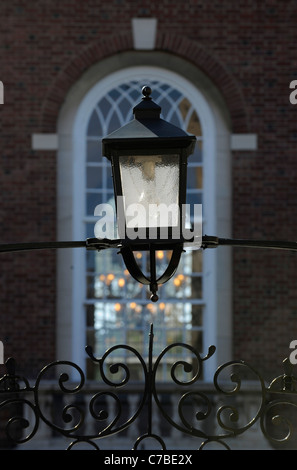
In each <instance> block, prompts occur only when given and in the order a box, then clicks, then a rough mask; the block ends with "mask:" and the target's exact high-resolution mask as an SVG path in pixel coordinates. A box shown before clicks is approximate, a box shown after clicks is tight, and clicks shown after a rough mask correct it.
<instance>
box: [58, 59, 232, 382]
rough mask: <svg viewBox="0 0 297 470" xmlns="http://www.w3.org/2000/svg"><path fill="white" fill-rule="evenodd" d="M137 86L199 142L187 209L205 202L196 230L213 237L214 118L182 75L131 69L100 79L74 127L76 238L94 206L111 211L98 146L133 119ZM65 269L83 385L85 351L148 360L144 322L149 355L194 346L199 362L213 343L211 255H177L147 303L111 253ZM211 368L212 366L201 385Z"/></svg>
mask: <svg viewBox="0 0 297 470" xmlns="http://www.w3.org/2000/svg"><path fill="white" fill-rule="evenodd" d="M143 85H149V86H150V87H151V88H152V90H153V92H152V98H153V100H154V101H155V102H156V103H158V104H159V105H160V106H161V109H162V116H161V117H162V118H163V119H165V120H167V121H169V122H171V123H172V124H175V125H177V126H178V127H181V128H183V129H184V130H186V131H187V132H189V133H191V134H194V135H196V137H197V144H196V149H195V152H194V154H193V155H192V156H190V157H189V159H188V182H187V202H188V203H190V204H202V207H203V217H204V225H203V229H204V231H205V230H207V231H208V234H215V235H216V234H217V233H216V227H217V220H216V216H217V211H216V192H217V188H216V187H215V184H216V183H215V180H216V173H217V171H218V168H219V167H220V165H218V168H215V167H214V164H215V159H216V155H217V149H216V142H217V131H216V121H215V116H214V113H213V112H212V111H211V107H210V105H209V103H207V100H206V99H205V97H204V96H203V94H202V93H201V92H200V91H199V90H198V89H197V88H196V87H195V86H194V85H193V84H192V83H191V82H190V81H188V80H186V79H185V78H184V77H182V76H180V75H179V74H177V73H175V72H173V71H169V70H166V69H163V68H160V67H153V66H150V67H142V66H136V67H127V68H124V69H121V70H119V71H116V72H114V73H111V74H110V75H108V76H105V77H104V78H102V79H101V80H99V81H98V82H97V83H95V84H94V85H93V86H92V87H90V88H89V90H88V92H87V93H86V94H85V95H84V97H83V99H82V100H81V102H80V104H79V106H78V109H77V112H76V115H75V121H74V124H73V128H72V155H70V152H69V154H68V157H67V158H68V161H69V158H72V165H71V169H72V178H73V180H72V184H73V186H72V196H73V199H72V208H73V213H72V214H71V218H72V238H73V239H77V240H80V239H85V238H88V237H94V226H95V223H96V220H97V218H96V217H95V216H94V209H95V207H96V206H97V205H98V204H100V203H106V202H108V203H111V204H113V184H112V177H111V168H110V162H109V161H108V160H107V159H106V158H104V157H102V155H101V138H103V137H105V136H106V135H108V134H109V133H111V132H112V131H113V130H115V129H117V128H119V127H120V126H122V125H124V124H126V123H127V122H129V121H130V120H131V119H133V115H132V109H133V107H134V106H135V105H136V104H138V103H139V101H140V100H141V88H142V86H143ZM61 135H62V133H61ZM68 144H69V142H68ZM62 146H63V144H62ZM65 146H66V144H65ZM63 154H64V156H63V157H61V158H63V159H64V160H66V154H67V151H63V150H62V151H61V152H60V155H63ZM60 166H61V167H62V165H60ZM226 171H227V169H226ZM205 205H206V206H207V212H206V213H205V211H204V207H205ZM221 215H224V214H223V213H222V214H221ZM224 235H226V234H224ZM64 256H65V255H64ZM158 256H159V259H160V262H162V261H164V264H165V263H166V254H165V252H162V251H160V252H159V253H158ZM138 257H139V262H141V263H143V265H144V267H145V263H146V260H145V256H144V253H141V252H139V253H138ZM225 268H226V269H227V270H228V267H226V266H225ZM71 270H72V276H71V282H72V287H71V293H72V318H71V321H70V320H69V324H71V332H70V333H71V340H72V341H71V346H72V352H73V353H72V357H71V359H73V360H75V361H76V362H77V363H79V364H80V365H81V366H82V367H84V368H85V370H86V371H87V377H88V378H89V379H93V378H96V368H94V367H93V364H92V363H91V361H88V359H87V357H86V356H85V355H84V354H83V353H84V346H85V345H86V344H88V345H91V346H92V347H93V350H94V354H95V356H97V357H99V356H101V355H102V354H103V353H104V352H105V350H106V349H108V348H109V347H111V346H114V345H116V344H128V345H129V346H132V347H135V348H136V349H137V350H138V351H139V352H140V353H141V354H142V355H144V356H145V354H146V352H147V344H148V338H149V326H150V324H151V323H153V324H154V331H155V341H154V351H155V353H156V354H159V353H160V352H161V350H162V349H163V348H164V347H165V346H166V345H168V344H171V343H174V342H185V343H188V344H192V345H193V346H194V347H195V348H197V350H198V351H199V352H201V353H202V354H206V353H207V350H208V347H209V346H210V344H217V333H218V329H217V328H218V322H217V318H216V315H217V294H216V292H215V291H216V288H217V282H216V279H217V277H218V273H217V270H216V260H215V257H214V255H213V254H208V253H203V252H202V251H201V250H196V251H189V252H186V253H183V255H182V258H181V262H180V265H179V268H178V272H177V273H176V275H175V276H174V278H172V279H171V280H170V281H169V282H168V283H166V284H165V285H163V286H161V288H160V290H159V301H158V303H155V304H154V303H151V302H150V299H149V293H148V292H147V290H146V287H145V286H142V285H140V284H138V283H137V282H136V281H135V280H134V279H132V278H131V276H130V275H129V274H128V272H127V270H126V268H125V266H124V264H123V262H122V258H121V256H120V255H119V254H117V251H116V250H114V249H109V250H104V251H101V252H99V253H98V252H94V251H86V252H85V251H84V250H74V251H73V253H72V255H71ZM62 284H63V281H62ZM68 315H70V314H68ZM65 335H66V329H65ZM228 335H229V333H228ZM228 335H227V336H228ZM62 336H63V333H62V334H61V338H62ZM61 342H62V340H61V339H60V343H61ZM183 353H185V351H182V350H180V349H178V348H177V349H176V350H173V351H172V353H171V355H170V357H168V360H169V362H170V364H172V363H173V362H174V361H175V360H177V359H178V360H180V359H182V358H183V357H182V356H181V354H183ZM120 359H121V360H125V358H124V357H122V358H120ZM215 366H216V364H215V362H214V363H213V366H211V367H210V369H211V370H210V371H209V373H208V374H206V375H205V378H206V379H207V375H209V376H210V375H211V374H212V373H213V371H214V368H215ZM130 367H131V372H132V374H133V378H134V379H136V380H137V379H138V378H140V377H138V375H137V369H136V368H135V370H134V369H133V364H130ZM168 371H169V369H168V364H167V362H166V360H164V361H163V368H162V370H161V369H160V377H159V378H160V380H166V379H167V378H168Z"/></svg>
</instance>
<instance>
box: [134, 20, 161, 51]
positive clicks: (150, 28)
mask: <svg viewBox="0 0 297 470" xmlns="http://www.w3.org/2000/svg"><path fill="white" fill-rule="evenodd" d="M132 33H133V43H134V49H140V50H153V49H155V44H156V35H157V19H156V18H132Z"/></svg>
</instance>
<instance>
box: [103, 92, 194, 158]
mask: <svg viewBox="0 0 297 470" xmlns="http://www.w3.org/2000/svg"><path fill="white" fill-rule="evenodd" d="M151 92H152V90H151V88H150V87H148V86H145V87H143V88H142V94H143V98H142V101H141V102H140V103H139V104H137V105H136V106H135V107H134V108H133V114H134V119H133V120H132V121H130V122H129V123H128V124H126V125H124V126H122V127H120V128H119V129H117V130H116V131H114V132H112V133H111V134H109V135H108V136H107V137H105V138H103V139H102V153H103V155H104V156H106V157H107V158H110V157H111V155H112V154H113V152H114V151H120V150H128V149H131V150H132V149H133V148H135V147H137V148H138V149H139V148H141V147H144V148H150V149H152V148H155V149H157V148H158V147H160V149H161V148H165V147H167V148H184V149H185V148H186V149H188V152H187V153H188V155H190V154H192V153H193V151H194V146H195V142H196V137H195V136H194V135H190V134H188V133H187V132H185V131H184V130H183V129H181V128H179V127H177V126H174V125H173V124H171V123H169V122H167V121H165V120H164V119H161V118H160V114H161V107H160V106H159V105H157V104H156V103H155V102H154V101H153V100H152V98H151V97H150V95H151Z"/></svg>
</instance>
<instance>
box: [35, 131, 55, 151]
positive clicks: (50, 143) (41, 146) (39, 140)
mask: <svg viewBox="0 0 297 470" xmlns="http://www.w3.org/2000/svg"><path fill="white" fill-rule="evenodd" d="M32 150H58V135H57V134H32Z"/></svg>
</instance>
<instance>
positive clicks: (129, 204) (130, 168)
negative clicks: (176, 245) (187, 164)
mask: <svg viewBox="0 0 297 470" xmlns="http://www.w3.org/2000/svg"><path fill="white" fill-rule="evenodd" d="M119 164H120V176H121V183H122V191H123V197H124V201H123V202H124V209H125V215H126V224H127V227H131V228H132V227H177V226H178V225H179V177H180V170H179V155H141V156H120V157H119Z"/></svg>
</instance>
